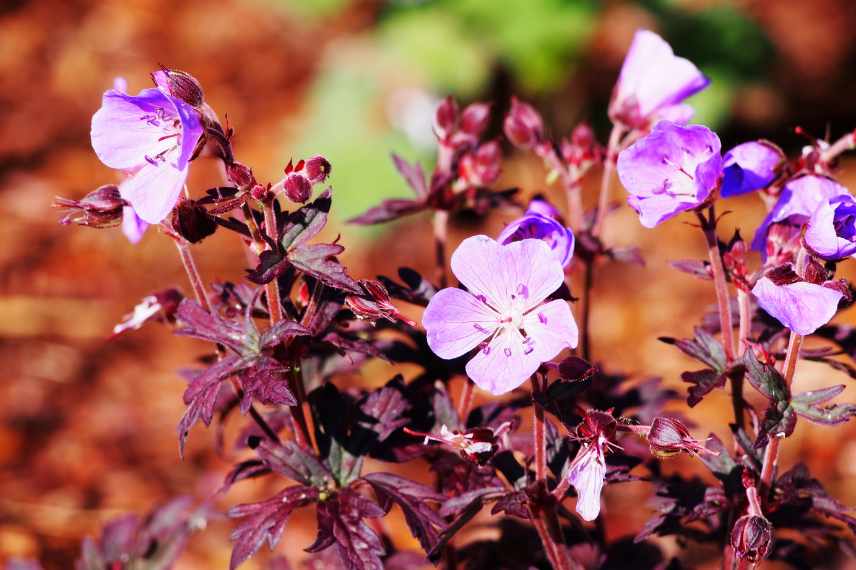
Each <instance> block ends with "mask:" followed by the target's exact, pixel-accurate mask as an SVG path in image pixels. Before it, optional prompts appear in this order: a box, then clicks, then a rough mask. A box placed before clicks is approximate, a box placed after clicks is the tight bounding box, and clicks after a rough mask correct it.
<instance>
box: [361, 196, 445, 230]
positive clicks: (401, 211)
mask: <svg viewBox="0 0 856 570" xmlns="http://www.w3.org/2000/svg"><path fill="white" fill-rule="evenodd" d="M427 209H428V204H427V203H426V202H425V201H424V200H409V199H406V198H392V199H389V200H384V201H383V202H381V203H380V204H379V205H377V206H375V207H373V208H369V209H368V210H366V211H365V212H363V213H362V214H360V215H359V216H357V217H355V218H351V219H350V220H348V223H349V224H357V225H361V226H368V225H374V224H382V223H385V222H391V221H393V220H397V219H399V218H403V217H404V216H409V215H411V214H416V213H417V212H421V211H423V210H427Z"/></svg>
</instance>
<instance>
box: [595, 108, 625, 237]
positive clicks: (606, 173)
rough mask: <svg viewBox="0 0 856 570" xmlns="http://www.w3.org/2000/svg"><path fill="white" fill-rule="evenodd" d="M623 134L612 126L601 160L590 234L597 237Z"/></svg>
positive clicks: (617, 126)
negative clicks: (604, 153)
mask: <svg viewBox="0 0 856 570" xmlns="http://www.w3.org/2000/svg"><path fill="white" fill-rule="evenodd" d="M623 134H624V129H623V128H622V127H621V125H619V124H614V125H613V126H612V131H610V133H609V142H607V144H606V156H604V158H603V176H602V178H601V180H600V195H599V196H598V201H597V210H596V211H595V218H594V223H593V224H592V229H591V233H592V235H593V236H595V237H597V236H599V235H600V234H601V231H602V230H603V219H604V217H605V216H606V210H607V208H609V189H610V185H611V183H612V173H613V171H614V170H615V160H616V158H617V157H618V150H619V148H620V144H621V137H622V135H623Z"/></svg>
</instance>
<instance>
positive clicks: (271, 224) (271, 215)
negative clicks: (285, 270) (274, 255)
mask: <svg viewBox="0 0 856 570" xmlns="http://www.w3.org/2000/svg"><path fill="white" fill-rule="evenodd" d="M263 207H264V215H265V231H266V232H267V234H268V237H269V238H271V239H272V240H273V242H274V243H276V242H277V241H278V238H279V228H278V227H277V223H276V213H275V212H274V210H273V198H272V199H270V200H266V201H265V202H264V205H263ZM268 249H272V248H270V247H268ZM265 293H266V294H267V302H268V314H269V315H270V324H271V325H275V324H276V323H278V322H280V321H281V320H282V299H281V297H280V295H279V283H278V281H277V279H272V280H271V281H270V282H269V283H266V284H265Z"/></svg>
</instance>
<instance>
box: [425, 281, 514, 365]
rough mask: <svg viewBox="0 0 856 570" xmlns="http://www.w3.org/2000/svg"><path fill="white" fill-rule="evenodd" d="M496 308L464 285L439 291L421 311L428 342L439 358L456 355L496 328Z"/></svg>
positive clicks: (485, 338) (471, 347)
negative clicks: (478, 297)
mask: <svg viewBox="0 0 856 570" xmlns="http://www.w3.org/2000/svg"><path fill="white" fill-rule="evenodd" d="M497 320H498V315H497V314H496V312H494V310H493V309H491V308H490V307H488V306H487V305H486V304H484V303H483V302H481V301H479V300H478V299H476V298H475V297H474V296H473V295H471V294H470V293H467V292H466V291H462V290H461V289H453V288H448V289H443V290H441V291H438V292H437V293H436V294H435V295H434V296H433V297H432V298H431V301H430V302H429V303H428V307H427V308H426V309H425V313H423V315H422V326H424V327H425V330H426V332H427V335H428V346H429V347H431V350H433V351H434V353H435V354H436V355H437V356H439V357H440V358H446V359H450V358H457V357H459V356H461V355H462V354H465V353H467V352H469V351H470V350H472V349H474V348H475V347H476V346H478V345H479V344H480V343H481V342H483V341H485V340H487V338H488V337H489V336H490V335H491V334H492V333H493V331H494V330H496V327H497Z"/></svg>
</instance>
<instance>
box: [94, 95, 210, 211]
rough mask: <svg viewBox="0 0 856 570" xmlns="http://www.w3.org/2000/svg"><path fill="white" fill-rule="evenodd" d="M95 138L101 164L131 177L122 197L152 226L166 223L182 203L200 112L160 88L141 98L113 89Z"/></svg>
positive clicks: (122, 188)
mask: <svg viewBox="0 0 856 570" xmlns="http://www.w3.org/2000/svg"><path fill="white" fill-rule="evenodd" d="M117 87H120V88H121V83H117ZM91 134H92V148H94V149H95V153H96V154H97V155H98V158H99V159H101V162H103V163H104V164H106V165H107V166H109V167H110V168H115V169H118V170H123V171H125V172H126V173H128V174H129V175H130V176H129V177H128V178H127V179H126V180H125V181H124V182H122V184H121V185H120V186H119V191H120V193H121V195H122V198H124V199H125V200H127V201H128V202H129V203H130V204H131V206H132V207H133V208H134V210H135V211H136V212H137V214H138V215H139V216H140V218H142V219H143V220H145V221H146V222H148V223H150V224H157V223H159V222H160V221H161V220H163V219H164V218H165V217H166V215H167V214H169V212H170V210H172V208H173V206H175V202H176V200H178V196H179V194H180V193H181V189H182V187H183V186H184V182H185V180H186V179H187V170H188V162H189V160H190V157H191V155H192V154H193V151H194V149H195V148H196V143H197V142H198V141H199V137H200V136H201V135H202V127H201V125H200V121H199V116H198V115H197V113H196V111H194V110H193V108H192V107H191V106H190V105H188V104H187V103H185V102H184V101H182V100H180V99H178V98H176V97H173V96H171V95H167V94H165V93H164V92H162V91H161V90H159V89H144V90H142V91H140V93H139V94H138V95H136V96H133V95H128V94H126V93H125V92H124V91H123V90H121V89H110V90H109V91H107V92H105V93H104V97H103V98H102V102H101V108H100V109H98V111H97V112H96V113H95V115H93V117H92V133H91Z"/></svg>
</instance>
